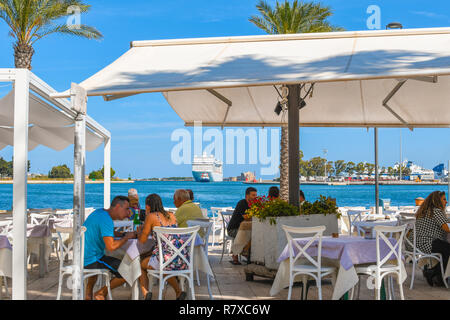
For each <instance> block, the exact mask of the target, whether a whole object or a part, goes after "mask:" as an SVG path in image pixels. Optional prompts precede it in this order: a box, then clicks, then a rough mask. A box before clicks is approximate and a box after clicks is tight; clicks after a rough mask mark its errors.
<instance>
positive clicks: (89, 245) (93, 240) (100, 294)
mask: <svg viewBox="0 0 450 320" xmlns="http://www.w3.org/2000/svg"><path fill="white" fill-rule="evenodd" d="M129 210H130V201H129V199H128V197H124V196H117V197H115V198H114V199H113V201H112V202H111V207H110V208H109V209H107V210H105V209H97V210H95V211H94V212H92V213H91V214H90V215H89V217H88V218H87V219H86V221H85V222H84V224H83V226H85V227H86V229H87V230H86V232H85V235H84V236H85V241H84V269H109V270H110V271H111V272H112V273H113V274H114V276H115V277H114V278H113V279H111V283H110V287H111V290H112V289H114V288H117V287H118V286H120V285H122V284H124V283H125V279H123V278H122V276H121V275H120V273H119V272H118V271H117V269H118V268H119V265H120V262H121V261H120V260H119V259H117V258H114V257H108V256H106V255H105V249H107V250H108V251H114V250H117V249H119V248H120V247H121V246H123V245H124V244H125V243H127V241H128V239H132V238H136V232H129V233H126V234H125V236H124V237H123V238H122V239H120V240H114V222H113V220H123V219H125V218H126V217H128V215H129ZM96 281H97V276H93V277H89V278H88V282H87V285H86V300H92V297H94V299H95V300H105V297H106V295H107V293H108V289H107V287H106V286H104V287H103V288H101V289H100V290H98V291H97V292H96V293H95V294H94V295H93V288H94V285H95V282H96Z"/></svg>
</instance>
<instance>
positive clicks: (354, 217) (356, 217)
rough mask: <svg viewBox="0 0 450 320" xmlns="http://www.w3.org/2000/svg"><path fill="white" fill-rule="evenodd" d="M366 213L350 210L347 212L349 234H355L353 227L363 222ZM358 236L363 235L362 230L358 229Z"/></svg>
mask: <svg viewBox="0 0 450 320" xmlns="http://www.w3.org/2000/svg"><path fill="white" fill-rule="evenodd" d="M364 213H366V212H365V211H361V210H348V211H347V219H348V234H349V235H350V236H352V234H353V227H355V225H354V224H355V222H357V221H363V220H364V219H363V217H362V215H363V214H364ZM356 232H357V234H358V235H359V234H361V230H360V229H359V228H358V227H356Z"/></svg>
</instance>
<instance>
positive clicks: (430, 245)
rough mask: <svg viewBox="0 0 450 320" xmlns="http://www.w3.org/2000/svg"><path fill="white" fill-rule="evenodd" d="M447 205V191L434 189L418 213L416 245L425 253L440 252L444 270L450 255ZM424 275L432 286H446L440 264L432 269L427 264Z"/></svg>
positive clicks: (411, 235) (410, 237) (410, 238)
mask: <svg viewBox="0 0 450 320" xmlns="http://www.w3.org/2000/svg"><path fill="white" fill-rule="evenodd" d="M446 205H447V199H446V198H445V192H443V191H434V192H432V193H431V194H430V195H429V196H428V197H427V198H426V199H425V201H424V202H423V203H422V205H421V206H420V207H419V209H418V210H417V213H416V232H417V237H416V246H417V248H418V249H419V250H421V251H422V252H424V253H440V254H441V255H442V260H443V261H442V262H443V264H444V270H445V268H446V267H447V263H448V259H449V257H450V243H449V242H448V241H447V235H448V233H449V232H450V229H449V222H450V221H449V219H448V218H447V216H446V214H445V206H446ZM412 237H413V234H412V233H411V234H410V235H409V236H408V238H409V240H410V241H411V243H412V242H413V239H412ZM423 275H424V277H425V279H426V280H427V282H428V284H429V285H430V286H433V285H436V286H444V282H443V280H442V274H441V267H440V265H439V264H437V265H436V266H434V267H433V268H431V269H429V268H428V267H427V266H425V268H424V270H423Z"/></svg>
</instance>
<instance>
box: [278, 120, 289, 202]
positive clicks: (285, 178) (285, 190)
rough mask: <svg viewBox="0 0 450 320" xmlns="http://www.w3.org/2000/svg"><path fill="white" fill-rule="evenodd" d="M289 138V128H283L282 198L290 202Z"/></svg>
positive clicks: (285, 126) (281, 153)
mask: <svg viewBox="0 0 450 320" xmlns="http://www.w3.org/2000/svg"><path fill="white" fill-rule="evenodd" d="M288 138H289V136H288V126H287V125H283V126H282V127H281V146H280V198H281V199H283V200H285V201H289V139H288Z"/></svg>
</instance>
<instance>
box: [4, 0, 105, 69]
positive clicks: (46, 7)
mask: <svg viewBox="0 0 450 320" xmlns="http://www.w3.org/2000/svg"><path fill="white" fill-rule="evenodd" d="M89 8H90V6H89V5H87V4H84V3H83V2H82V1H79V0H0V18H1V19H3V20H4V21H5V22H6V24H7V25H8V26H9V28H10V29H11V30H10V33H9V34H10V35H11V36H12V37H13V38H14V39H15V41H16V42H15V43H14V64H15V66H16V68H27V69H29V70H31V59H32V57H33V54H34V49H33V44H34V43H35V42H36V41H37V40H39V39H41V38H43V37H46V36H48V35H50V34H53V33H62V34H69V35H74V36H79V37H83V38H88V39H100V38H102V37H103V36H102V34H101V33H100V32H99V31H98V30H97V29H95V28H94V27H90V26H87V25H82V24H79V25H68V23H66V21H60V20H62V19H64V18H65V17H68V16H71V15H72V14H73V12H76V13H78V12H79V13H80V14H81V13H85V12H87V11H88V10H89ZM58 21H59V22H58Z"/></svg>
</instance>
